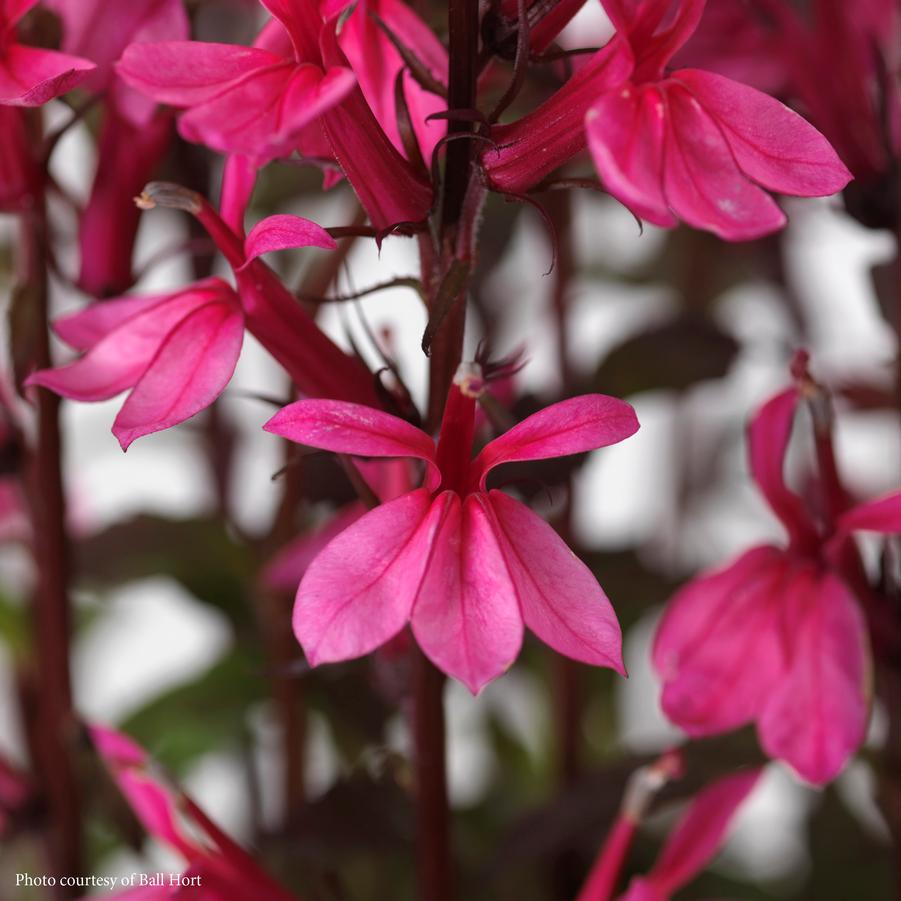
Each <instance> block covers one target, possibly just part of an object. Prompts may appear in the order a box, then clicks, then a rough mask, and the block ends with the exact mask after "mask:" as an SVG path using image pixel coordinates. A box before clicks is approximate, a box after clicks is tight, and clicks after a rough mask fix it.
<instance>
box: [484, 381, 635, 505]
mask: <svg viewBox="0 0 901 901" xmlns="http://www.w3.org/2000/svg"><path fill="white" fill-rule="evenodd" d="M637 431H638V419H637V418H636V416H635V410H633V409H632V407H631V406H630V405H629V404H627V403H626V402H625V401H622V400H618V399H617V398H615V397H607V396H606V395H604V394H584V395H582V396H581V397H573V398H570V399H569V400H564V401H562V402H561V403H558V404H552V405H551V406H550V407H545V408H544V409H543V410H540V411H539V412H537V413H533V414H532V415H531V416H529V417H527V418H526V419H524V420H523V421H522V422H520V423H519V424H517V425H515V426H513V428H512V429H510V430H509V431H507V432H505V433H504V434H503V435H501V436H500V437H498V438H495V439H494V441H490V442H489V443H488V444H486V445H485V447H484V448H482V451H481V453H480V454H479V455H478V456H477V457H476V459H475V460H474V461H473V463H472V472H473V473H474V474H475V478H476V479H478V480H480V481H481V485H482V487H483V488H484V486H485V479H486V477H487V475H488V472H489V471H490V470H491V469H493V468H494V467H495V466H498V465H500V464H501V463H511V462H513V461H516V460H546V459H548V458H550V457H565V456H566V455H567V454H581V453H584V452H585V451H590V450H594V449H595V448H599V447H607V446H608V445H610V444H616V443H617V442H619V441H623V440H624V439H626V438H628V437H629V436H630V435H634V434H635V433H636V432H637Z"/></svg>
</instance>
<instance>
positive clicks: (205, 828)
mask: <svg viewBox="0 0 901 901" xmlns="http://www.w3.org/2000/svg"><path fill="white" fill-rule="evenodd" d="M90 735H91V739H92V741H93V742H94V746H95V747H96V749H97V751H98V753H99V754H100V756H101V757H102V758H103V762H104V764H105V765H106V768H107V770H108V771H109V773H110V775H111V776H112V777H113V779H114V780H115V782H116V784H117V785H118V787H119V790H120V791H121V792H122V794H123V795H124V796H125V798H126V800H127V801H128V803H129V805H130V806H131V808H132V810H133V811H134V812H135V814H136V816H137V817H138V819H139V820H140V822H141V825H142V826H143V827H144V828H145V829H146V830H147V832H148V833H150V835H152V836H153V837H154V838H156V839H158V840H159V841H161V842H163V843H164V844H166V845H168V846H169V847H170V848H172V849H173V850H174V851H176V852H177V853H178V854H179V855H180V856H181V857H183V858H184V860H185V861H186V862H187V864H188V869H187V870H186V871H185V872H184V873H183V874H182V878H181V884H182V885H183V886H185V887H179V886H178V885H175V886H171V885H169V884H168V874H164V880H165V881H166V884H164V885H162V886H149V887H143V888H138V889H127V890H126V891H124V892H121V893H118V894H116V895H114V896H112V897H114V898H116V899H117V901H125V899H129V901H132V899H141V901H144V899H147V901H152V899H162V898H172V899H175V898H181V897H184V896H185V894H190V895H191V896H192V897H194V896H196V897H197V898H200V899H203V901H259V899H263V898H265V899H267V901H268V899H271V901H297V899H296V898H294V896H293V895H290V894H289V893H288V892H287V891H286V890H285V889H283V888H282V887H281V886H280V885H278V883H276V882H275V881H274V880H273V879H272V878H271V877H270V876H269V875H268V874H267V873H266V872H264V871H263V870H262V869H261V868H260V866H259V865H258V864H257V863H256V861H255V860H254V859H253V858H252V857H251V856H250V855H249V854H248V853H247V852H246V851H245V850H244V849H243V848H241V847H240V846H239V845H238V844H236V843H235V842H234V841H233V840H232V839H231V838H229V837H228V836H227V835H226V834H225V833H224V832H223V831H222V830H221V829H219V827H218V826H216V824H215V823H214V822H213V821H212V820H210V819H209V817H207V816H206V814H204V812H203V811H202V810H201V809H200V808H199V807H198V806H197V805H196V804H195V803H194V802H193V801H192V800H191V799H190V798H189V797H188V796H187V795H185V794H184V793H183V792H181V791H180V790H179V789H177V788H175V787H174V786H171V785H169V784H166V783H164V782H163V781H162V780H161V778H160V776H159V775H158V773H157V772H155V767H154V763H153V761H152V760H151V759H150V758H149V757H148V756H147V754H146V753H145V752H144V750H143V749H142V748H141V747H139V746H138V745H137V744H135V743H134V742H133V741H132V740H131V739H130V738H128V737H127V736H125V735H123V734H121V733H120V732H115V731H114V730H112V729H107V728H105V727H101V726H93V727H91V729H90ZM198 886H199V888H198Z"/></svg>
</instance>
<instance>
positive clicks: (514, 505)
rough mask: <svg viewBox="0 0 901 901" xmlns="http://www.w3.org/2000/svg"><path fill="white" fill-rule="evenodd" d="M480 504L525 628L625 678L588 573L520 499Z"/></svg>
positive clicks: (494, 497) (602, 598) (607, 610)
mask: <svg viewBox="0 0 901 901" xmlns="http://www.w3.org/2000/svg"><path fill="white" fill-rule="evenodd" d="M485 500H486V501H487V502H488V503H487V505H486V504H484V502H483V506H485V509H486V510H487V511H489V512H490V513H491V514H492V518H493V521H494V531H495V536H496V537H497V541H498V545H499V546H500V548H501V551H502V553H503V555H504V561H505V563H506V567H507V572H508V573H509V574H510V579H511V581H512V582H513V585H514V587H515V589H516V595H517V598H518V600H519V606H520V610H521V611H522V617H523V620H524V621H525V624H526V625H527V626H528V627H529V628H530V629H531V630H532V631H533V632H534V633H535V634H536V635H537V636H538V637H539V638H540V639H541V640H542V641H543V642H544V643H545V644H547V645H550V646H551V647H552V648H553V649H554V650H555V651H559V652H560V653H561V654H564V655H566V656H567V657H572V658H573V659H574V660H581V661H583V662H584V663H591V664H594V665H595V666H608V667H610V668H611V669H614V670H616V671H617V672H618V673H620V674H622V675H625V672H626V671H625V668H624V667H623V662H622V660H623V658H622V633H621V632H620V627H619V622H618V621H617V619H616V614H615V613H614V611H613V607H612V606H611V605H610V601H608V600H607V596H606V595H605V594H604V592H603V590H602V589H601V586H600V585H598V583H597V580H596V579H595V577H594V576H593V575H592V573H591V570H590V569H589V568H588V567H587V566H586V565H585V564H584V563H583V562H582V561H581V560H579V558H578V557H576V555H575V554H574V553H573V552H572V551H571V550H570V549H569V548H568V547H567V546H566V543H565V542H564V541H563V539H562V538H561V537H560V536H559V535H558V534H557V533H556V532H555V531H554V530H553V529H552V528H551V527H550V526H549V525H548V524H547V523H546V522H545V521H544V520H543V519H541V518H540V517H539V516H536V515H535V514H534V513H533V512H532V511H531V510H530V509H529V508H528V507H526V506H524V505H523V504H521V503H519V501H515V500H513V498H511V497H507V495H506V494H504V493H503V492H501V491H491V492H490V493H489V494H488V495H487V498H485Z"/></svg>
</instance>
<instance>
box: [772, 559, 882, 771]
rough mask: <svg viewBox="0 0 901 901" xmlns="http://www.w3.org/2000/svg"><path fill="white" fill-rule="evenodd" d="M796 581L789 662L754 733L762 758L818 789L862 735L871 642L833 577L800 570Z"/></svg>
mask: <svg viewBox="0 0 901 901" xmlns="http://www.w3.org/2000/svg"><path fill="white" fill-rule="evenodd" d="M795 579H796V584H795V587H794V590H793V602H794V605H795V606H796V610H795V611H793V619H794V620H795V622H796V625H795V628H794V629H793V630H792V632H793V634H792V641H793V644H794V652H793V656H794V661H793V663H792V667H791V669H790V670H789V672H788V674H787V676H785V677H784V678H783V679H782V680H780V682H779V685H778V686H777V689H778V690H777V691H775V692H774V693H773V695H772V697H771V699H770V701H769V703H768V704H767V706H766V708H765V709H764V711H763V715H762V716H761V718H760V720H759V721H758V732H759V735H760V743H761V745H762V747H763V749H764V751H766V753H767V754H769V755H770V756H771V757H775V758H778V759H780V760H784V761H785V762H786V763H788V764H789V765H790V766H791V767H792V768H793V769H794V770H795V771H796V772H797V773H798V775H799V776H801V778H803V779H805V780H807V781H808V782H811V783H813V784H814V785H823V784H825V783H826V782H829V781H831V780H832V779H834V778H835V777H836V776H837V775H838V774H839V773H840V772H841V771H842V768H843V767H844V766H845V764H846V763H847V762H848V758H850V757H851V755H852V754H853V753H854V752H855V751H856V750H857V749H858V748H859V747H860V745H861V744H862V743H863V740H864V737H865V735H866V727H867V720H868V719H869V707H870V694H871V673H870V657H869V653H870V652H869V644H868V641H867V631H866V623H865V622H864V618H863V614H862V612H861V610H860V607H859V605H858V603H857V600H856V599H855V598H854V596H853V595H852V594H851V592H850V591H849V589H848V588H847V587H846V586H845V584H844V583H843V582H842V581H841V580H840V579H839V578H838V577H837V576H835V575H832V574H830V573H827V574H826V575H823V576H820V577H817V576H816V575H815V574H814V573H813V572H812V571H810V570H805V571H802V572H799V573H798V574H797V575H796V577H795Z"/></svg>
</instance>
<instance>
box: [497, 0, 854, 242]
mask: <svg viewBox="0 0 901 901" xmlns="http://www.w3.org/2000/svg"><path fill="white" fill-rule="evenodd" d="M704 3H705V0H680V2H678V3H677V4H676V9H675V11H674V13H673V14H672V15H670V14H669V13H670V8H671V6H672V4H671V3H669V2H661V0H641V2H625V0H605V3H604V6H605V9H606V10H607V12H608V14H609V16H610V18H611V20H612V21H613V23H614V25H615V26H616V28H617V34H616V36H615V37H614V38H613V40H612V41H611V42H610V43H609V44H607V46H606V47H604V48H602V49H601V50H600V51H599V52H598V53H597V54H596V55H595V56H594V57H593V58H592V59H591V60H590V61H589V62H588V63H587V64H586V65H585V66H584V67H583V68H582V69H580V70H579V71H578V72H577V73H576V74H575V75H574V76H573V77H572V78H571V79H570V81H569V82H567V84H566V85H564V87H563V88H562V89H561V90H560V91H558V92H557V94H556V95H554V96H552V97H551V98H550V99H549V100H548V101H547V102H546V103H545V104H543V105H542V106H541V107H539V108H538V109H537V110H535V111H534V112H532V113H530V114H528V115H527V116H525V117H523V118H522V119H520V120H518V121H517V122H514V123H512V124H511V125H505V126H502V127H500V128H498V129H496V130H495V133H494V137H495V140H496V141H497V142H498V145H499V149H498V150H497V151H492V150H487V151H485V153H484V154H483V158H482V159H483V164H484V166H485V170H486V172H487V174H488V177H489V179H490V182H491V184H492V185H493V186H494V187H495V188H496V189H497V190H501V191H512V192H514V193H522V192H523V191H525V190H528V189H529V188H530V187H532V186H534V185H535V184H537V183H538V182H539V181H541V180H542V179H543V178H544V177H545V176H546V175H548V174H549V173H550V172H551V171H553V169H555V168H557V167H558V166H559V165H561V164H562V163H564V162H565V161H566V160H567V159H569V158H570V157H572V156H573V155H574V154H575V153H577V152H578V151H580V150H581V149H582V148H583V147H584V146H585V141H586V138H587V143H588V147H589V149H590V150H591V155H592V157H593V158H594V163H595V166H596V168H597V170H598V174H599V175H600V177H601V181H602V183H603V186H604V188H605V189H606V190H607V191H608V192H609V193H610V194H612V195H613V196H614V197H616V198H617V199H618V200H619V201H620V202H621V203H623V204H624V205H625V206H627V207H628V208H629V209H630V210H632V212H633V213H635V215H636V216H640V217H641V218H642V219H645V220H647V221H648V222H652V223H654V224H655V225H659V226H663V227H672V226H675V225H676V224H677V223H678V222H679V221H680V220H681V221H683V222H686V223H688V224H689V225H693V226H695V227H696V228H702V229H706V230H708V231H712V232H714V233H715V234H717V235H719V236H720V237H722V238H724V239H726V240H733V241H734V240H749V239H752V238H757V237H760V236H761V235H765V234H768V233H770V232H773V231H776V230H777V229H779V228H781V227H782V226H783V225H784V224H785V215H784V214H783V213H782V211H781V210H780V209H779V207H778V206H777V205H776V203H775V201H774V200H773V199H772V197H771V196H770V195H769V194H768V193H767V190H769V191H775V192H779V193H782V194H794V195H798V196H802V197H811V196H822V195H828V194H834V193H835V192H837V191H839V190H841V189H842V188H843V187H844V186H845V185H846V184H847V183H848V181H849V180H850V173H849V172H848V170H847V169H846V168H845V166H844V165H843V164H842V162H841V161H840V160H839V158H838V157H837V156H836V154H835V152H834V151H833V149H832V148H831V147H830V145H829V144H828V142H827V141H826V140H825V138H823V136H822V135H821V134H820V133H819V132H818V131H817V130H816V129H815V128H813V127H812V126H811V125H809V124H808V123H807V122H806V121H805V120H804V119H802V118H801V117H800V116H798V115H797V114H796V113H794V112H792V111H791V110H789V109H788V108H787V107H785V106H783V105H782V104H781V103H779V102H778V101H776V100H774V99H773V98H772V97H769V96H768V95H766V94H762V93H761V92H760V91H757V90H755V89H754V88H750V87H748V86H746V85H742V84H739V83H738V82H735V81H731V80H730V79H728V78H724V77H723V76H721V75H714V74H713V73H710V72H704V71H701V70H697V69H682V70H678V71H676V72H671V73H669V74H666V71H665V70H666V67H667V64H668V62H669V61H670V59H671V58H672V56H673V54H674V53H675V52H676V51H677V50H678V49H679V48H680V47H681V46H682V45H683V44H685V42H686V41H687V40H688V38H689V37H690V36H691V34H692V33H693V32H694V30H695V29H696V28H697V25H698V22H699V20H700V18H701V13H702V12H703V9H704ZM583 120H584V128H583ZM765 189H766V190H765Z"/></svg>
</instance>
